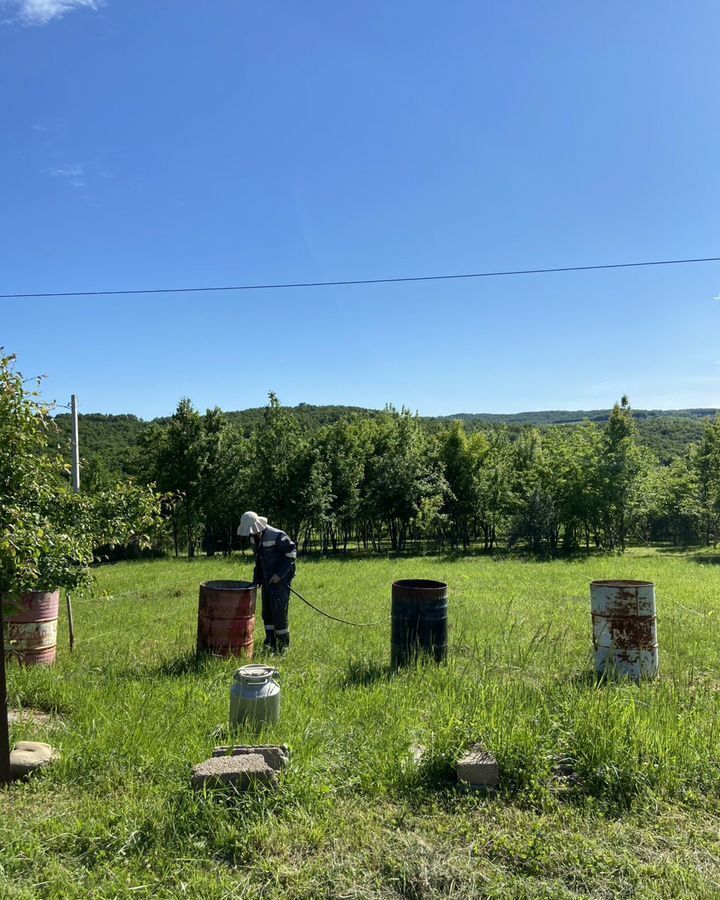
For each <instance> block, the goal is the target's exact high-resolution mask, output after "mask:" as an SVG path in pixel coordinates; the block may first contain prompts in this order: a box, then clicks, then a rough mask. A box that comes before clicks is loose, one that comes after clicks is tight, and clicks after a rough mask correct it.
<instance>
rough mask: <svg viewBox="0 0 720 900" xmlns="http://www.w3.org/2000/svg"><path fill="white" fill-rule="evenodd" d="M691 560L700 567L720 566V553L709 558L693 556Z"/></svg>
mask: <svg viewBox="0 0 720 900" xmlns="http://www.w3.org/2000/svg"><path fill="white" fill-rule="evenodd" d="M690 559H691V561H692V562H694V563H697V564H698V565H700V566H720V553H716V554H712V555H708V556H691V557H690Z"/></svg>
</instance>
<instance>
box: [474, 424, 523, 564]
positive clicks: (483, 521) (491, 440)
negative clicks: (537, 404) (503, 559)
mask: <svg viewBox="0 0 720 900" xmlns="http://www.w3.org/2000/svg"><path fill="white" fill-rule="evenodd" d="M513 466H514V454H513V447H512V444H511V442H510V437H509V434H508V430H507V428H505V427H504V426H501V427H499V428H495V429H493V430H492V431H491V432H490V434H489V435H488V448H487V452H486V453H485V454H484V456H483V458H482V464H481V465H480V468H479V470H478V478H477V482H478V509H477V514H478V520H479V524H480V528H481V530H482V535H483V548H484V549H485V550H487V551H489V552H492V551H493V550H494V548H495V546H496V545H497V542H498V536H499V534H500V533H501V532H502V531H503V530H504V529H505V528H506V526H507V524H508V521H509V518H510V515H511V512H512V509H513Z"/></svg>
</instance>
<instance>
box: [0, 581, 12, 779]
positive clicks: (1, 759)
mask: <svg viewBox="0 0 720 900" xmlns="http://www.w3.org/2000/svg"><path fill="white" fill-rule="evenodd" d="M2 600H3V594H2V584H0V785H3V784H8V783H9V781H10V725H9V722H8V708H7V683H6V681H5V623H4V621H3V608H2Z"/></svg>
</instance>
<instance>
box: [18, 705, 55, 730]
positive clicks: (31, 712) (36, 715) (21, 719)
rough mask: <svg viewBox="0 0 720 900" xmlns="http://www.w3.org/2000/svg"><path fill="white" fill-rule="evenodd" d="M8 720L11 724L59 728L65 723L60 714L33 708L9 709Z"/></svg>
mask: <svg viewBox="0 0 720 900" xmlns="http://www.w3.org/2000/svg"><path fill="white" fill-rule="evenodd" d="M8 721H9V722H10V724H11V725H38V726H40V727H41V728H59V727H61V726H62V725H63V724H64V723H63V721H62V719H60V718H59V716H53V715H50V713H47V712H45V711H44V710H42V709H32V708H27V709H9V710H8Z"/></svg>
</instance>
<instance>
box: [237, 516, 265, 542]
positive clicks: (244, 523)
mask: <svg viewBox="0 0 720 900" xmlns="http://www.w3.org/2000/svg"><path fill="white" fill-rule="evenodd" d="M267 523H268V520H267V519H266V518H265V516H259V515H258V514H257V513H254V512H246V513H243V514H242V517H241V519H240V526H239V528H238V530H237V533H238V534H239V535H240V537H248V536H249V535H251V534H257V533H258V532H259V531H264V530H265V528H267Z"/></svg>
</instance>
